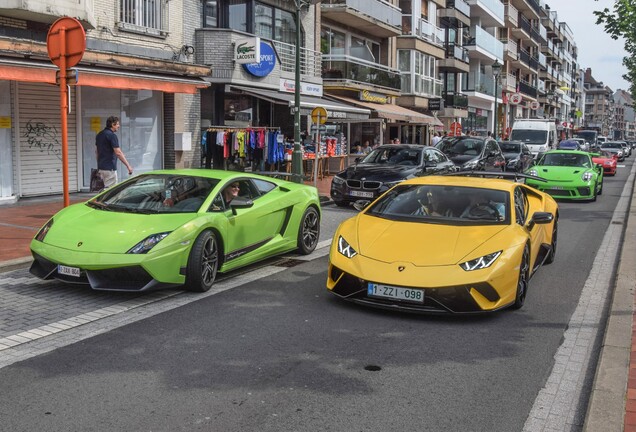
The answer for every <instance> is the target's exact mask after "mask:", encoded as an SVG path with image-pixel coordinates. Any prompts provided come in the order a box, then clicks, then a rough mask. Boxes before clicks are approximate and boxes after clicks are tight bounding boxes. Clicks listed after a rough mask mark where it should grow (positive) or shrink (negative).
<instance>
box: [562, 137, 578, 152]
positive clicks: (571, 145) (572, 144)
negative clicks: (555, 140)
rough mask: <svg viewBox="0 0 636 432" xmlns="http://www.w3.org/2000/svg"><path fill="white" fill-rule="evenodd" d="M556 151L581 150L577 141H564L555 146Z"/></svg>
mask: <svg viewBox="0 0 636 432" xmlns="http://www.w3.org/2000/svg"><path fill="white" fill-rule="evenodd" d="M557 150H583V148H581V145H580V144H579V143H578V142H577V141H575V140H570V139H566V140H563V141H561V142H560V143H559V144H558V145H557Z"/></svg>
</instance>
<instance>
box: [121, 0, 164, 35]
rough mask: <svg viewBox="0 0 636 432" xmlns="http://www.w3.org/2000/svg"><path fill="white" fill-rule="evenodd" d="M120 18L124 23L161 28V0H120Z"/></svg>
mask: <svg viewBox="0 0 636 432" xmlns="http://www.w3.org/2000/svg"><path fill="white" fill-rule="evenodd" d="M120 4H121V11H120V19H121V22H122V23H123V24H124V26H123V27H124V28H126V27H125V24H132V25H133V26H137V27H145V28H152V29H157V30H161V29H162V28H163V26H162V25H163V22H162V10H163V8H162V6H161V5H162V2H161V0H121V3H120Z"/></svg>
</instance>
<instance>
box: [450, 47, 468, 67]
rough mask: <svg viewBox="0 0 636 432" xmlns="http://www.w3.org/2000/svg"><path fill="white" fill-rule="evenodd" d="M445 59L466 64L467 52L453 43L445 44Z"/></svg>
mask: <svg viewBox="0 0 636 432" xmlns="http://www.w3.org/2000/svg"><path fill="white" fill-rule="evenodd" d="M446 58H447V59H457V60H461V61H463V62H466V63H468V60H469V58H468V50H467V49H466V48H464V47H461V46H459V45H455V44H454V43H449V44H446Z"/></svg>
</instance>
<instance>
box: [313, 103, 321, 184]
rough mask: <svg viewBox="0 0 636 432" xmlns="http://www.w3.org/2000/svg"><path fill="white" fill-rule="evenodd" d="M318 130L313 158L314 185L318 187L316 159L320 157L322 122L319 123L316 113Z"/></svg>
mask: <svg viewBox="0 0 636 432" xmlns="http://www.w3.org/2000/svg"><path fill="white" fill-rule="evenodd" d="M317 123H318V132H316V150H315V153H316V156H315V159H314V187H315V188H317V187H318V160H319V158H320V142H321V139H320V125H321V124H322V123H320V113H318V122H317Z"/></svg>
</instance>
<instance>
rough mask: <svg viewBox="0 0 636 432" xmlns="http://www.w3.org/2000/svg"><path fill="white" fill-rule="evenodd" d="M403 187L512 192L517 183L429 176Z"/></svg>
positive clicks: (500, 180) (406, 181)
mask: <svg viewBox="0 0 636 432" xmlns="http://www.w3.org/2000/svg"><path fill="white" fill-rule="evenodd" d="M400 184H402V185H409V184H414V185H431V186H456V187H473V188H482V189H494V190H501V191H510V190H511V189H512V188H514V187H515V185H518V184H519V183H516V182H514V181H511V180H506V179H498V178H490V177H474V176H468V175H467V176H462V175H453V176H444V175H428V176H423V177H415V178H412V179H410V180H405V181H404V182H402V183H400Z"/></svg>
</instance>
